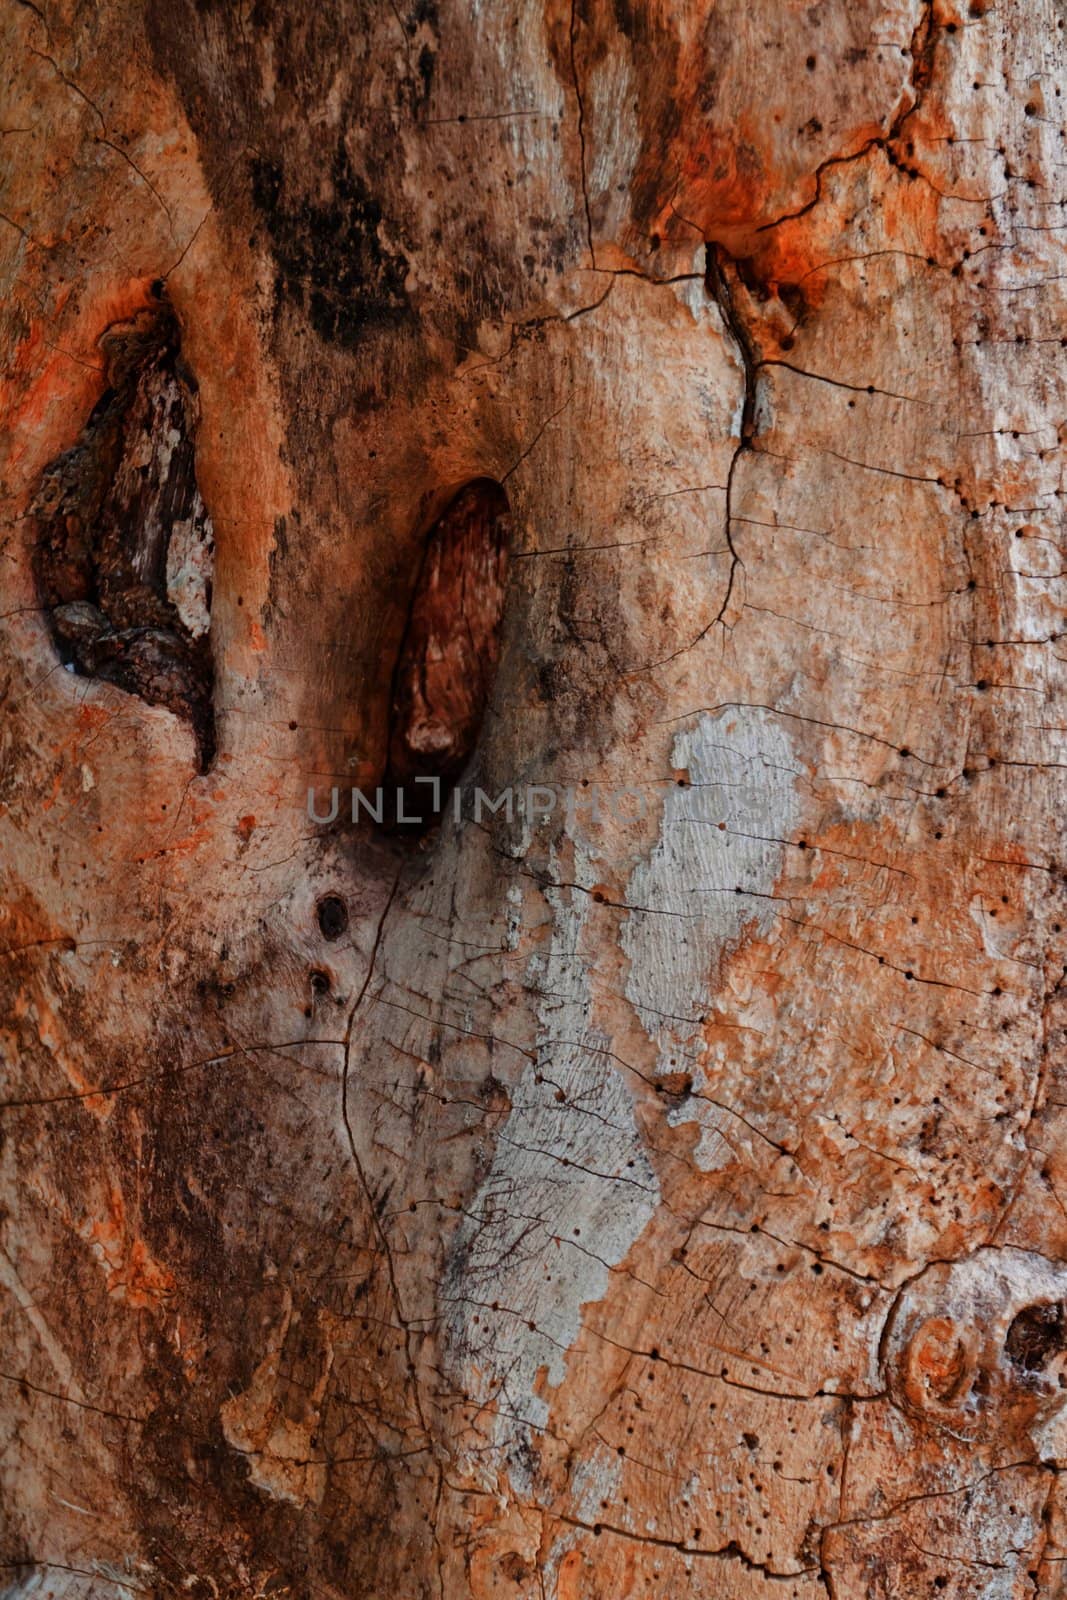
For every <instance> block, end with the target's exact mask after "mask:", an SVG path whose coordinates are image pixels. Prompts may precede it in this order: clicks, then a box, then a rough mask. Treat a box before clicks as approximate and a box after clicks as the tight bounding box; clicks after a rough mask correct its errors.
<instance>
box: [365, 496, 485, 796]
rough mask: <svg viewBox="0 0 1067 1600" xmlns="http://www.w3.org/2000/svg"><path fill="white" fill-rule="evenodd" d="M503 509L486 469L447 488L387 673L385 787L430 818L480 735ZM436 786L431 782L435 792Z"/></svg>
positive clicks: (465, 762) (469, 755)
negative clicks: (452, 490) (454, 489)
mask: <svg viewBox="0 0 1067 1600" xmlns="http://www.w3.org/2000/svg"><path fill="white" fill-rule="evenodd" d="M509 531H510V516H509V506H508V497H507V495H506V494H505V492H504V490H503V488H502V486H501V485H500V484H499V483H497V482H496V481H495V480H494V479H492V478H476V479H474V480H473V481H472V482H470V483H467V484H465V485H464V486H463V488H462V489H460V490H459V492H458V493H457V494H456V495H455V496H454V497H453V499H452V500H451V501H450V502H449V504H448V506H447V507H446V509H445V510H444V512H443V513H442V514H441V516H440V517H439V518H438V520H437V521H436V522H435V523H434V525H433V527H432V528H431V529H430V532H429V534H428V536H427V539H426V544H425V547H424V552H423V558H422V566H421V569H420V571H419V575H418V578H417V580H416V582H415V587H414V591H413V593H412V598H411V608H410V610H409V612H408V620H407V626H406V628H405V630H404V638H403V641H402V643H401V646H400V653H399V655H398V657H397V664H396V670H395V672H394V674H393V697H392V716H391V723H390V736H389V762H388V770H387V773H386V785H387V788H388V789H395V790H399V791H401V793H403V791H405V790H408V789H409V786H412V785H414V784H415V783H416V781H417V780H419V779H422V780H428V779H437V780H438V783H437V785H436V786H434V785H431V784H426V783H423V784H420V785H419V787H418V788H417V789H414V788H412V789H411V793H410V796H405V797H404V798H405V800H406V803H405V804H400V803H399V801H398V808H397V810H398V816H399V817H400V818H401V819H403V818H404V817H407V816H411V815H418V816H421V817H422V818H424V819H427V820H428V819H429V813H430V811H431V809H433V807H434V805H436V806H437V807H440V806H441V805H443V803H444V798H445V794H446V792H447V790H448V789H449V788H451V786H452V785H453V784H454V783H455V781H456V779H457V778H458V777H459V774H460V773H461V772H462V770H463V768H464V767H465V766H466V764H467V762H468V760H469V759H470V757H471V755H472V754H473V751H474V747H475V745H476V744H477V742H478V735H479V733H480V731H481V726H482V721H483V718H484V716H485V710H486V706H487V704H488V701H489V695H490V692H491V690H492V685H493V678H494V676H495V674H496V668H497V663H498V661H499V658H500V627H501V619H502V617H503V611H504V595H505V582H506V574H507V559H508V537H509ZM435 790H436V792H434V791H435Z"/></svg>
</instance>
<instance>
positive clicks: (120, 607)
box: [33, 305, 215, 771]
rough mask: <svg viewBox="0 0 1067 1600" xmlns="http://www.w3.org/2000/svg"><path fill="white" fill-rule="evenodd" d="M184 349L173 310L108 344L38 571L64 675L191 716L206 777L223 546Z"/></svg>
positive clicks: (61, 465) (53, 480)
mask: <svg viewBox="0 0 1067 1600" xmlns="http://www.w3.org/2000/svg"><path fill="white" fill-rule="evenodd" d="M180 343H181V342H180V335H179V330H178V324H177V319H176V318H175V316H174V313H173V312H172V311H171V309H170V308H169V307H168V306H166V305H162V306H160V308H159V309H158V310H157V311H152V312H146V313H143V314H142V315H141V316H139V317H138V318H136V319H135V320H134V321H133V322H131V323H129V324H126V325H124V326H122V327H120V328H117V329H114V330H113V331H111V332H110V333H109V334H108V335H107V336H106V338H105V339H104V341H103V348H104V354H105V357H106V363H107V368H106V370H107V385H108V386H107V389H106V390H105V392H104V394H103V395H102V396H101V398H100V400H99V401H98V402H97V404H96V406H95V408H94V409H93V412H92V414H91V415H90V417H89V420H88V422H87V423H86V425H85V427H84V428H83V430H82V433H81V436H80V438H79V439H78V442H77V444H75V445H74V446H73V447H72V448H71V449H70V450H67V451H65V452H64V453H63V455H61V456H59V457H58V458H57V459H56V460H55V461H53V462H52V463H51V465H50V466H49V467H48V468H46V470H45V472H44V475H43V477H42V480H41V484H40V487H39V489H38V491H37V495H36V497H35V500H34V504H33V511H34V514H35V516H36V518H37V530H38V539H37V544H36V548H35V552H34V557H35V559H34V567H35V575H36V581H37V588H38V593H39V596H40V599H41V602H42V604H43V606H44V607H45V609H46V612H47V615H48V619H49V625H50V628H51V632H52V637H53V639H54V641H55V644H56V647H57V649H58V651H59V654H60V657H61V659H62V660H63V662H64V665H66V666H67V667H68V668H70V669H71V670H72V671H75V672H79V673H81V674H83V675H84V676H86V677H95V678H102V679H104V680H106V681H107V682H110V683H113V684H115V685H117V686H118V687H119V688H120V689H124V690H126V691H127V692H128V693H130V694H136V695H139V696H140V698H141V699H142V700H146V701H147V702H148V703H149V704H150V705H159V706H165V707H166V708H167V709H168V710H169V711H173V712H174V713H175V714H176V715H177V716H180V717H183V718H184V719H185V720H186V721H187V722H189V723H190V724H191V725H192V729H193V732H194V735H195V737H196V744H197V751H198V758H199V765H200V769H201V771H204V770H206V769H207V767H208V766H210V764H211V760H212V757H213V754H214V744H215V732H214V708H213V704H212V690H213V671H212V660H211V651H210V645H209V639H208V630H209V626H210V618H211V581H212V565H213V556H214V536H213V530H212V526H211V519H210V517H209V516H208V513H207V509H206V507H205V505H204V502H203V500H202V499H201V496H200V491H199V488H198V486H197V481H196V462H195V451H196V428H197V423H198V421H199V404H198V398H197V390H196V384H195V381H194V380H193V378H192V376H191V375H190V373H189V372H188V370H187V369H186V368H185V366H184V364H183V362H182V359H181V348H180Z"/></svg>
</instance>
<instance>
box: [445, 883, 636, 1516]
mask: <svg viewBox="0 0 1067 1600" xmlns="http://www.w3.org/2000/svg"><path fill="white" fill-rule="evenodd" d="M575 870H576V872H579V871H580V867H579V864H578V863H576V867H575ZM571 895H572V898H571V899H570V902H569V903H565V902H564V900H563V898H562V895H561V896H560V899H559V902H558V903H557V904H556V907H555V913H556V914H555V923H554V928H553V936H552V943H551V947H550V949H549V952H548V954H547V955H546V956H537V957H535V958H534V960H533V961H532V962H531V964H530V972H529V978H530V981H531V982H532V983H533V984H535V985H536V987H537V988H538V990H539V991H540V992H541V995H542V999H541V1002H540V1005H539V1008H538V1021H539V1024H540V1026H539V1031H538V1041H537V1045H538V1048H537V1060H536V1064H534V1063H531V1064H530V1065H528V1066H527V1067H526V1068H525V1069H524V1071H523V1073H522V1076H521V1078H520V1079H519V1081H518V1083H517V1084H516V1086H515V1089H514V1091H513V1094H512V1105H511V1111H510V1113H509V1114H508V1117H507V1120H506V1122H505V1123H504V1126H503V1127H502V1129H501V1130H500V1133H499V1134H498V1136H497V1145H496V1151H495V1154H494V1157H493V1163H492V1166H491V1168H490V1170H489V1172H488V1174H487V1176H486V1178H485V1179H484V1181H483V1183H482V1185H481V1187H480V1188H479V1190H478V1192H477V1194H476V1195H475V1197H474V1199H473V1200H472V1201H471V1204H470V1209H469V1215H468V1218H467V1220H466V1221H465V1222H464V1224H463V1227H462V1228H461V1229H460V1232H459V1234H458V1236H457V1240H456V1245H455V1248H454V1251H453V1256H452V1261H451V1264H450V1268H449V1271H448V1274H447V1278H446V1281H445V1285H444V1291H443V1298H444V1301H445V1305H446V1314H447V1317H448V1348H449V1352H450V1364H451V1366H452V1368H453V1373H454V1376H456V1377H457V1378H458V1380H459V1381H460V1383H461V1384H462V1387H463V1390H464V1392H465V1393H466V1394H468V1395H469V1396H470V1397H471V1398H472V1399H474V1400H476V1401H477V1402H478V1403H479V1404H481V1405H484V1406H486V1407H487V1408H490V1409H491V1410H492V1411H493V1413H494V1416H493V1421H492V1424H491V1431H492V1437H493V1439H494V1442H495V1443H497V1444H498V1445H500V1446H501V1447H502V1448H503V1449H504V1451H505V1453H506V1455H507V1458H508V1462H509V1465H510V1468H511V1475H512V1480H513V1482H514V1483H515V1487H516V1489H519V1490H520V1491H521V1488H522V1485H520V1482H519V1480H520V1479H523V1480H528V1467H529V1464H530V1455H529V1443H530V1438H531V1433H532V1431H533V1430H536V1429H540V1428H542V1427H544V1425H545V1424H546V1422H547V1420H548V1414H549V1405H548V1400H547V1399H546V1397H545V1393H544V1391H545V1389H546V1387H549V1386H557V1385H558V1384H560V1383H561V1382H562V1381H563V1378H564V1375H565V1371H566V1356H567V1351H568V1350H569V1349H570V1347H571V1346H572V1345H573V1343H574V1341H575V1339H576V1338H577V1336H578V1333H579V1331H580V1328H581V1310H582V1306H583V1305H585V1304H587V1303H589V1302H593V1301H598V1300H601V1299H602V1298H603V1297H604V1294H605V1292H606V1290H607V1286H608V1280H609V1277H610V1273H611V1269H612V1268H613V1267H615V1266H617V1265H618V1263H619V1262H621V1261H622V1260H623V1259H624V1258H625V1256H626V1255H627V1253H628V1252H629V1250H630V1247H631V1246H632V1245H633V1243H634V1241H635V1240H636V1239H637V1238H638V1236H639V1235H640V1233H641V1232H642V1230H643V1229H644V1227H645V1225H646V1223H647V1222H648V1220H649V1218H650V1217H651V1216H652V1215H653V1213H654V1212H655V1210H656V1207H657V1205H658V1203H659V1185H658V1183H657V1180H656V1175H655V1173H654V1172H653V1170H652V1167H651V1166H650V1164H649V1162H648V1159H647V1157H646V1156H645V1154H644V1151H643V1149H642V1146H641V1141H640V1136H639V1133H638V1129H637V1124H636V1121H635V1118H634V1110H633V1104H632V1101H631V1098H630V1092H629V1089H628V1086H627V1084H626V1081H625V1078H624V1076H623V1074H622V1071H621V1068H620V1067H619V1064H618V1063H617V1062H616V1061H615V1060H614V1059H613V1057H612V1055H611V1053H610V1049H611V1041H610V1039H608V1038H607V1037H606V1036H605V1035H603V1034H598V1033H596V1032H595V1031H592V1028H591V1015H592V1000H591V994H590V968H589V964H588V961H587V958H586V957H585V956H584V955H583V954H582V953H581V950H580V946H581V943H582V937H583V932H584V926H583V925H584V921H585V914H586V906H587V903H588V897H587V896H586V895H584V894H582V893H580V892H574V891H571ZM479 1460H480V1462H481V1470H483V1471H484V1472H486V1473H489V1474H490V1475H491V1474H492V1471H493V1465H492V1463H490V1462H488V1461H486V1459H485V1457H484V1455H483V1456H481V1457H480V1458H477V1459H476V1461H474V1462H472V1463H471V1465H472V1467H477V1465H478V1461H479ZM525 1487H526V1488H528V1481H526V1482H525Z"/></svg>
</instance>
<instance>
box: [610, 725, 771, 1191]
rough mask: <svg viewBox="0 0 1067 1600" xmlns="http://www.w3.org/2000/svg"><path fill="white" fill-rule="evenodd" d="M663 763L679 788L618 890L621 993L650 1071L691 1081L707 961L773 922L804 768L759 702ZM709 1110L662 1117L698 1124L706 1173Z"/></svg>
mask: <svg viewBox="0 0 1067 1600" xmlns="http://www.w3.org/2000/svg"><path fill="white" fill-rule="evenodd" d="M671 760H672V764H673V766H674V768H675V770H676V771H681V772H683V773H685V774H686V780H685V783H684V786H679V787H675V788H672V789H670V790H669V791H668V793H667V797H666V800H665V802H664V806H663V819H662V822H661V825H660V837H659V840H658V842H657V844H656V845H655V848H654V849H653V851H652V854H651V855H650V856H649V858H648V860H647V861H644V862H642V863H641V864H640V865H639V866H638V867H637V869H636V870H635V871H634V873H633V875H632V877H631V879H630V883H629V886H628V889H627V895H626V898H627V903H628V904H629V905H630V907H631V911H630V915H629V919H628V921H627V923H626V927H625V929H624V930H623V949H624V950H625V952H626V954H627V956H628V957H629V960H630V973H629V977H628V979H627V984H626V994H627V997H628V998H629V999H630V1000H631V1001H632V1002H633V1004H634V1006H635V1007H636V1009H637V1013H638V1015H639V1017H640V1018H641V1022H642V1024H643V1025H644V1027H645V1028H646V1030H647V1032H648V1035H649V1038H650V1039H651V1040H652V1041H653V1042H654V1043H655V1045H656V1046H657V1049H658V1051H659V1062H658V1067H659V1069H660V1070H662V1071H673V1070H677V1069H681V1068H689V1069H690V1070H691V1071H693V1076H694V1086H695V1087H696V1088H700V1087H702V1086H704V1085H705V1083H706V1079H705V1078H704V1074H703V1072H702V1071H701V1069H700V1063H699V1041H700V1030H701V1024H702V1022H703V1019H704V1017H705V1016H706V1015H707V1013H708V1011H709V1009H710V1007H711V1006H712V1003H713V987H712V985H713V979H714V974H715V968H716V964H717V963H718V961H719V959H720V957H721V956H722V955H723V953H724V952H725V951H726V950H727V949H728V947H729V946H730V945H732V944H734V943H735V942H736V941H737V940H738V939H739V938H740V936H741V934H742V932H744V931H745V930H748V929H753V928H756V929H765V928H767V927H769V926H770V924H771V923H772V922H773V920H774V915H775V902H774V900H773V899H772V898H770V897H771V896H772V895H773V892H774V886H775V883H776V882H777V879H778V875H779V873H780V871H781V867H782V858H783V853H784V849H785V844H784V841H787V840H789V839H790V838H792V837H793V835H794V834H795V831H796V829H797V827H798V824H799V821H800V812H801V805H800V797H799V794H798V792H797V778H798V777H799V776H800V775H801V774H802V771H803V769H802V767H801V765H800V763H799V762H798V760H797V759H796V757H795V756H794V755H793V752H792V749H791V746H790V742H789V737H788V735H787V733H786V732H785V730H784V727H783V724H782V721H781V719H780V718H777V717H775V716H774V715H773V713H771V712H769V711H765V710H764V709H762V708H761V707H754V708H750V707H736V708H730V709H728V710H724V711H721V712H718V713H716V714H714V715H712V714H709V713H707V712H705V713H702V714H701V715H700V716H699V717H698V719H697V720H696V722H695V723H694V725H693V726H692V727H690V728H687V729H686V730H685V731H684V732H682V733H679V734H678V736H677V738H676V739H675V741H674V747H673V750H672V756H671ZM717 1116H718V1113H717V1112H716V1110H715V1108H714V1107H713V1106H709V1105H708V1104H707V1102H703V1101H699V1100H697V1101H693V1102H690V1103H688V1104H686V1105H684V1106H681V1107H678V1108H676V1109H674V1110H672V1111H671V1113H670V1116H669V1121H670V1122H671V1123H672V1124H674V1123H677V1122H681V1121H693V1120H696V1121H698V1122H700V1123H701V1125H702V1126H703V1127H704V1135H703V1137H702V1139H701V1142H700V1145H699V1147H698V1149H697V1152H696V1159H697V1161H698V1162H699V1163H700V1164H701V1166H703V1167H704V1168H705V1169H710V1168H712V1167H714V1166H716V1165H718V1164H719V1163H720V1161H721V1160H723V1159H725V1156H726V1154H727V1147H726V1145H725V1144H724V1143H723V1141H722V1139H721V1137H720V1136H719V1134H718V1132H717V1129H716V1118H717Z"/></svg>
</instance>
